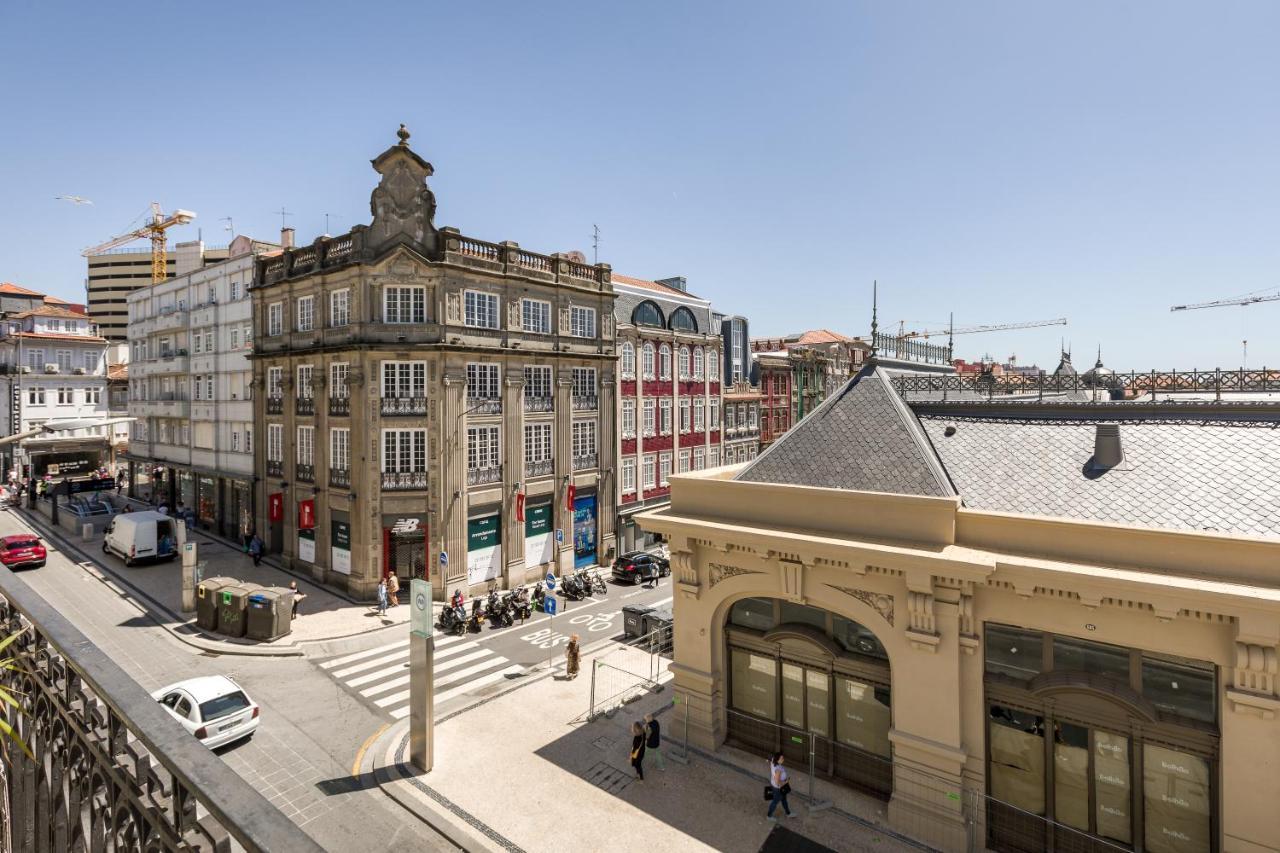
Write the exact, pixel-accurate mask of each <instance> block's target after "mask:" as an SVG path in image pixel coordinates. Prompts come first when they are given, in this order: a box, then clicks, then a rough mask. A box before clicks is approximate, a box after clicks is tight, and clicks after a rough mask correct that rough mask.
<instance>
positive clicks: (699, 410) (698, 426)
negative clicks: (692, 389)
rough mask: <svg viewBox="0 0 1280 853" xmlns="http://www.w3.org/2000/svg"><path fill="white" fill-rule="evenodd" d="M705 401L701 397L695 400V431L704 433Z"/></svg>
mask: <svg viewBox="0 0 1280 853" xmlns="http://www.w3.org/2000/svg"><path fill="white" fill-rule="evenodd" d="M702 403H703V400H702V398H701V397H698V398H695V399H694V401H693V431H694V432H702V427H703V417H702V415H703V406H702Z"/></svg>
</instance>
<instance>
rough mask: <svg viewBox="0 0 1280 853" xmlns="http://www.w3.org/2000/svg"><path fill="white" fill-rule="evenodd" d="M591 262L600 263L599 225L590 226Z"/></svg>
mask: <svg viewBox="0 0 1280 853" xmlns="http://www.w3.org/2000/svg"><path fill="white" fill-rule="evenodd" d="M591 263H593V264H598V263H600V226H599V225H592V226H591Z"/></svg>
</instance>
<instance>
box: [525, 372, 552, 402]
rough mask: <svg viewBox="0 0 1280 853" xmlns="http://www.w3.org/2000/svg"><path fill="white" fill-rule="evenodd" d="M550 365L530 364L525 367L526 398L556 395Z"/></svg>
mask: <svg viewBox="0 0 1280 853" xmlns="http://www.w3.org/2000/svg"><path fill="white" fill-rule="evenodd" d="M552 379H553V377H552V371H551V367H550V366H549V365H544V364H530V365H526V366H525V368H524V396H525V398H526V399H533V398H538V399H543V398H548V397H554V396H555V389H554V386H553V382H552Z"/></svg>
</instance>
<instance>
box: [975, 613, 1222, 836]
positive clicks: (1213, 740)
mask: <svg viewBox="0 0 1280 853" xmlns="http://www.w3.org/2000/svg"><path fill="white" fill-rule="evenodd" d="M985 631H986V642H985V654H986V692H987V704H988V714H989V716H988V726H987V781H988V793H989V794H990V797H991V801H990V803H989V808H988V814H987V834H988V846H989V847H990V848H991V849H993V850H998V851H1004V850H1012V851H1028V853H1030V851H1040V850H1055V851H1058V850H1065V851H1076V850H1081V851H1095V850H1096V851H1103V850H1105V851H1112V850H1116V849H1141V850H1143V851H1149V853H1206V851H1214V850H1216V849H1217V847H1216V840H1215V833H1214V825H1215V822H1216V819H1217V811H1216V807H1215V802H1216V801H1215V795H1214V788H1213V767H1214V765H1215V763H1216V759H1217V752H1218V734H1217V727H1216V721H1217V715H1216V708H1217V703H1216V696H1217V685H1216V673H1215V669H1214V667H1213V666H1212V665H1210V664H1207V663H1202V662H1198V661H1188V660H1181V659H1177V658H1170V657H1166V656H1161V655H1153V654H1150V653H1147V652H1142V651H1140V650H1136V649H1127V648H1123V647H1118V646H1111V645H1106V644H1103V643H1094V642H1091V641H1087V640H1081V639H1078V638H1073V637H1061V636H1056V635H1052V634H1045V633H1042V632H1038V631H1027V630H1023V629H1020V628H1013V627H1009V626H1004V625H987V626H986V629H985Z"/></svg>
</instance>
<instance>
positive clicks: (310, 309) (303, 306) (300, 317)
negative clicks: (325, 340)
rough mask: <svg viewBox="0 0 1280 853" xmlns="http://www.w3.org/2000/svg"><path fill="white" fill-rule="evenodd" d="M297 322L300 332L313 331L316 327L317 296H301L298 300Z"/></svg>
mask: <svg viewBox="0 0 1280 853" xmlns="http://www.w3.org/2000/svg"><path fill="white" fill-rule="evenodd" d="M295 314H296V320H295V321H296V323H297V330H298V331H299V332H311V331H314V330H315V328H316V298H315V296H313V295H310V294H308V295H307V296H299V297H298V302H297V310H296V312H295Z"/></svg>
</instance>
